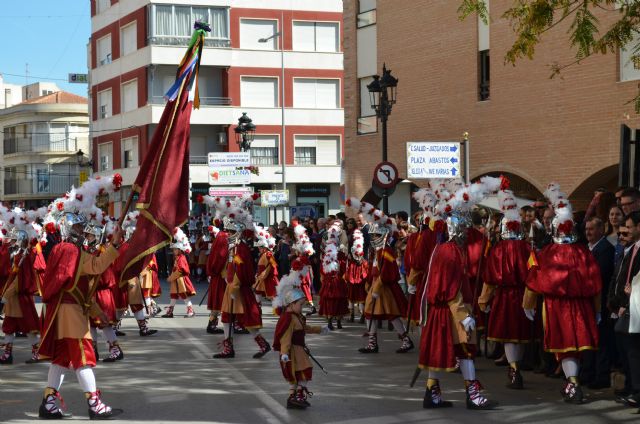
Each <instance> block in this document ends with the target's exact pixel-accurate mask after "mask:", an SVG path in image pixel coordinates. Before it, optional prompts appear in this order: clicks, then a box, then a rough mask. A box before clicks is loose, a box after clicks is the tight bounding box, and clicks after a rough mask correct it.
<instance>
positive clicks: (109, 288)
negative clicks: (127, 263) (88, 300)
mask: <svg viewBox="0 0 640 424" xmlns="http://www.w3.org/2000/svg"><path fill="white" fill-rule="evenodd" d="M117 286H118V282H117V281H116V274H115V272H114V271H113V265H112V266H110V267H109V268H107V270H106V271H105V272H103V273H102V275H100V281H99V282H98V289H97V290H96V303H97V304H98V306H99V307H100V309H101V310H102V312H103V313H104V315H105V316H106V317H107V320H108V322H107V323H103V322H102V321H101V320H100V318H99V317H97V318H92V319H91V326H92V327H102V326H104V325H105V324H109V325H114V324H115V323H116V322H117V319H116V302H115V300H114V299H113V288H114V287H117Z"/></svg>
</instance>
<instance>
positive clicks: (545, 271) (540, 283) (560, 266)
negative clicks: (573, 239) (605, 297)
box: [527, 243, 602, 353]
mask: <svg viewBox="0 0 640 424" xmlns="http://www.w3.org/2000/svg"><path fill="white" fill-rule="evenodd" d="M537 260H538V266H535V267H533V268H532V269H531V272H530V273H529V277H528V278H527V287H529V289H531V290H533V291H534V292H536V293H540V294H542V295H543V296H544V303H543V311H542V313H543V321H544V346H545V350H547V351H549V352H558V353H566V352H579V351H583V350H593V349H597V347H598V329H597V325H596V309H595V308H596V307H595V301H596V297H597V296H598V295H599V294H600V291H601V290H602V281H601V277H600V269H599V267H598V263H597V262H596V260H595V259H594V257H593V255H592V254H591V252H590V251H589V249H588V248H587V247H586V246H584V245H581V244H577V243H573V244H555V243H554V244H550V245H548V246H546V247H545V248H544V249H542V251H541V252H540V253H539V254H538V256H537Z"/></svg>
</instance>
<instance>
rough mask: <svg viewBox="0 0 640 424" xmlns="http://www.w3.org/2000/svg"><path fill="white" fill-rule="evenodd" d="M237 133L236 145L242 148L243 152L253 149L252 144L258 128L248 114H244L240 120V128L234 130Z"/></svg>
mask: <svg viewBox="0 0 640 424" xmlns="http://www.w3.org/2000/svg"><path fill="white" fill-rule="evenodd" d="M234 131H235V133H236V143H238V146H239V147H240V151H241V152H246V151H248V150H249V149H250V148H251V143H252V142H253V138H254V136H255V134H256V126H255V124H254V123H253V121H251V118H249V117H248V116H247V114H246V112H242V116H241V117H240V118H238V126H237V127H235V128H234Z"/></svg>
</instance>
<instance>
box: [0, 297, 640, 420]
mask: <svg viewBox="0 0 640 424" xmlns="http://www.w3.org/2000/svg"><path fill="white" fill-rule="evenodd" d="M196 288H197V289H198V290H199V294H198V295H196V296H195V297H194V298H193V300H195V303H197V302H198V301H199V300H200V298H201V296H202V294H204V290H205V287H204V285H199V286H197V287H196ZM165 297H166V295H165ZM163 301H164V304H166V301H167V300H166V299H165V298H163ZM185 311H186V308H185V306H184V304H183V303H179V304H178V305H177V307H176V311H175V316H176V318H173V319H162V318H153V319H151V321H150V327H151V328H155V329H158V330H159V333H158V334H157V335H156V336H154V337H147V338H141V337H139V336H138V334H137V326H136V322H135V320H134V319H133V318H131V317H129V318H125V320H124V321H123V331H125V332H127V336H126V337H122V338H121V345H122V348H123V350H124V352H125V359H124V360H123V361H119V362H116V363H113V364H103V363H102V362H101V363H99V364H98V366H97V367H96V368H95V374H96V379H97V382H98V388H99V389H100V390H102V392H103V398H104V400H105V401H106V402H107V403H108V404H109V405H111V406H114V407H118V408H122V409H124V411H125V412H124V415H122V416H121V418H122V420H123V421H124V420H126V422H128V423H144V422H215V423H294V422H295V423H309V424H316V423H317V424H320V423H354V424H359V423H362V424H365V423H367V424H369V423H371V424H392V423H418V422H427V421H428V422H430V423H469V422H472V423H473V424H477V423H484V422H487V423H525V422H548V423H556V422H557V423H580V424H588V423H611V422H621V423H625V422H629V423H631V422H639V421H640V415H636V414H633V412H635V411H634V410H632V409H626V408H624V407H622V406H621V405H619V404H616V403H615V402H614V401H613V394H612V392H611V390H610V389H607V390H603V391H598V392H593V391H587V395H588V399H589V402H588V403H587V404H585V405H568V404H565V403H564V402H562V400H561V398H560V394H559V390H560V388H561V384H562V382H561V380H552V379H548V378H545V377H543V376H540V375H537V374H533V373H531V372H525V373H524V379H525V389H524V390H522V391H513V390H509V389H507V388H505V383H506V369H505V368H503V367H496V366H495V365H494V364H493V362H492V361H488V360H486V359H478V361H477V369H478V378H479V379H480V380H481V381H482V384H483V385H484V386H485V387H486V389H487V395H488V396H489V397H490V398H491V399H495V400H497V401H499V402H500V406H499V408H498V409H497V410H494V411H469V410H467V409H466V408H465V404H464V399H465V394H464V388H463V382H462V377H461V376H460V375H459V374H448V375H446V376H444V378H443V379H442V380H441V386H442V389H443V394H444V397H445V398H446V399H449V400H452V401H453V402H454V407H453V408H451V409H446V410H437V411H432V410H424V409H422V397H423V395H424V378H426V376H425V375H424V373H423V375H422V376H421V378H420V379H419V382H418V384H416V387H414V388H409V381H410V379H411V376H412V374H413V371H414V369H415V365H416V363H417V357H418V353H417V351H412V352H410V353H408V354H404V355H399V354H396V353H395V349H396V348H397V347H398V346H399V344H400V342H399V340H398V339H397V337H396V335H395V333H392V332H389V331H386V330H381V331H380V333H379V342H380V353H379V354H373V355H362V354H360V353H358V352H357V349H358V348H359V347H361V346H363V345H364V343H365V338H363V337H362V334H363V332H364V330H365V329H364V326H363V325H360V324H357V323H356V324H349V323H346V324H345V328H344V329H343V330H337V331H334V332H333V333H331V334H329V335H326V336H320V335H310V336H308V337H307V342H308V345H309V347H310V348H311V350H312V352H313V353H314V354H315V356H316V357H317V359H318V360H320V361H321V362H322V363H323V365H324V366H325V368H326V369H327V370H328V372H329V374H327V375H325V374H323V373H322V372H321V371H320V369H319V368H318V367H315V368H314V380H313V382H312V384H311V386H310V389H311V391H312V392H314V396H313V397H312V398H311V399H310V401H311V404H312V406H311V407H310V408H308V409H307V410H304V411H293V410H287V409H286V408H285V401H286V397H287V393H288V385H287V383H286V382H285V381H284V380H283V378H282V375H281V372H280V368H279V365H278V357H277V355H276V354H275V353H269V354H268V355H266V356H265V357H264V358H262V359H253V358H252V357H251V356H252V354H253V353H254V352H256V351H257V345H256V344H255V342H254V341H253V340H252V338H251V336H249V335H236V336H235V349H236V357H235V358H233V359H226V360H220V359H217V360H214V359H212V358H211V355H212V354H213V353H215V352H217V351H218V350H219V347H218V343H220V342H221V341H222V339H223V336H222V335H209V334H206V332H205V326H206V323H207V316H208V314H207V311H206V308H205V307H204V306H202V307H197V306H196V312H197V315H196V317H194V318H191V319H187V318H183V314H184V312H185ZM264 318H265V319H264V325H265V328H264V329H263V334H264V335H265V337H266V338H267V340H269V341H270V342H271V341H272V339H273V330H274V327H275V324H276V319H275V317H274V316H273V315H271V311H270V308H269V307H268V306H266V305H265V307H264ZM311 321H312V322H315V323H317V324H321V323H322V322H321V320H319V319H317V318H316V319H312V320H311ZM413 338H414V341H416V340H417V339H418V334H417V333H415V334H414V336H413ZM100 353H101V354H102V355H104V354H105V353H106V347H105V344H104V341H103V340H101V341H100ZM29 354H30V349H29V348H28V344H27V341H26V339H17V342H16V344H15V347H14V365H11V366H4V367H0V422H30V421H34V420H36V419H37V410H38V406H39V404H40V401H41V396H42V390H43V388H44V387H45V385H46V381H47V367H48V365H47V364H46V363H39V364H32V365H27V364H24V360H26V359H28V357H29ZM61 393H62V395H63V396H64V399H65V402H66V404H67V407H68V410H69V411H70V412H72V413H73V414H74V418H73V419H75V420H78V419H81V420H86V419H88V413H87V407H86V402H85V400H84V396H83V394H82V390H81V389H80V387H79V385H78V383H77V381H76V378H75V375H74V374H73V373H71V372H68V373H67V375H66V377H65V382H64V384H63V386H62V389H61Z"/></svg>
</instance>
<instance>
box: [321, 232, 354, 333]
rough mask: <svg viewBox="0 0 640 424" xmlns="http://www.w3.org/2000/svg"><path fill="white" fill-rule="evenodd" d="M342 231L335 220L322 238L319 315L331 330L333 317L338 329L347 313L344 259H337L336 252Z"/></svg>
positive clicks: (347, 302) (337, 254)
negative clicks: (324, 237) (323, 238)
mask: <svg viewBox="0 0 640 424" xmlns="http://www.w3.org/2000/svg"><path fill="white" fill-rule="evenodd" d="M342 233H343V231H342V226H341V224H340V221H338V220H336V221H334V222H333V224H332V225H331V227H329V230H327V233H326V239H325V240H323V245H324V252H323V255H322V262H321V265H322V267H321V268H320V280H321V282H322V288H321V290H320V312H319V315H320V316H321V317H323V318H326V320H327V323H328V327H329V329H330V330H333V319H334V318H335V319H336V321H337V327H338V329H342V317H343V316H345V315H347V314H348V313H349V301H348V299H347V286H346V284H345V281H344V277H343V276H344V274H345V272H346V261H340V260H339V252H338V251H339V249H340V238H341V237H340V236H341V235H342Z"/></svg>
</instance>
